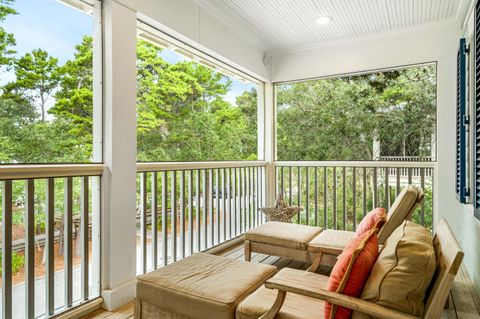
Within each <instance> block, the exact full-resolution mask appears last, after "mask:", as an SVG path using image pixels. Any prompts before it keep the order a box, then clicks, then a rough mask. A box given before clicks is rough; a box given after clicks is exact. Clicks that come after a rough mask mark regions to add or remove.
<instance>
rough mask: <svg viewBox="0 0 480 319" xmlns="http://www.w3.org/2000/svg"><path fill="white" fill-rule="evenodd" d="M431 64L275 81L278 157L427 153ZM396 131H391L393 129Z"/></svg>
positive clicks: (431, 128) (432, 113)
mask: <svg viewBox="0 0 480 319" xmlns="http://www.w3.org/2000/svg"><path fill="white" fill-rule="evenodd" d="M435 72H436V71H435V66H433V65H427V66H419V67H413V68H408V69H403V70H396V71H387V72H383V73H374V74H368V75H362V76H349V77H344V78H332V79H321V80H314V81H306V82H298V83H291V84H283V85H279V86H278V88H277V92H278V96H277V99H278V108H277V120H278V125H277V134H278V135H277V144H278V148H277V152H278V158H279V159H281V160H372V159H374V158H375V156H376V155H378V154H374V153H375V150H374V148H373V146H374V144H375V142H379V143H380V154H381V155H382V156H430V154H431V141H432V136H434V135H435V134H434V133H435V121H436V98H435V95H436V91H435V90H436V83H435ZM393 133H394V134H393Z"/></svg>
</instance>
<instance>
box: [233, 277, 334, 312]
mask: <svg viewBox="0 0 480 319" xmlns="http://www.w3.org/2000/svg"><path fill="white" fill-rule="evenodd" d="M276 276H277V277H279V278H283V279H290V280H295V281H302V280H303V281H305V282H306V284H307V285H312V286H313V287H326V286H327V282H328V277H327V276H322V275H317V274H315V276H312V273H309V272H307V271H300V270H294V269H287V268H285V269H283V270H282V271H280V272H279V273H278V274H277V275H276ZM276 296H277V290H274V289H267V288H265V287H263V286H262V287H260V288H259V289H258V290H257V291H255V292H254V293H253V294H251V295H250V296H248V297H247V298H246V299H245V300H244V301H242V302H241V303H240V305H238V307H237V311H236V319H256V318H258V317H260V316H261V315H263V314H264V313H266V312H267V311H268V310H269V309H270V308H271V307H272V305H273V303H274V301H275V298H276ZM323 307H324V302H323V301H321V300H318V299H313V298H309V297H304V296H301V295H297V294H294V293H287V297H286V298H285V302H284V304H283V306H282V308H281V309H280V312H279V313H278V314H277V316H276V317H275V319H323V318H324V317H323V312H324V310H323Z"/></svg>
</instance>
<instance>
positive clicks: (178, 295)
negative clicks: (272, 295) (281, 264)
mask: <svg viewBox="0 0 480 319" xmlns="http://www.w3.org/2000/svg"><path fill="white" fill-rule="evenodd" d="M276 271H277V268H276V267H274V266H270V265H264V264H256V263H246V262H243V261H240V260H234V259H230V258H225V257H220V256H215V255H210V254H206V253H197V254H194V255H192V256H190V257H187V258H185V259H182V260H180V261H177V262H175V263H173V264H170V265H168V266H166V267H163V268H160V269H158V270H156V271H153V272H151V273H148V274H145V275H142V276H139V277H138V278H137V297H136V301H135V318H148V319H153V318H170V319H187V318H188V319H193V318H198V319H210V318H218V319H232V318H234V317H235V308H236V307H237V305H238V304H239V303H240V302H241V301H242V300H243V299H245V298H246V297H247V296H248V295H249V294H251V293H252V292H253V291H255V290H256V289H257V288H258V287H260V286H261V285H262V284H263V283H264V282H265V281H266V280H267V279H268V278H270V277H272V276H273V275H274V274H275V273H276Z"/></svg>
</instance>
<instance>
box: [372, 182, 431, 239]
mask: <svg viewBox="0 0 480 319" xmlns="http://www.w3.org/2000/svg"><path fill="white" fill-rule="evenodd" d="M419 195H420V191H419V190H418V188H417V187H415V186H414V185H408V186H407V187H405V188H404V189H402V191H401V192H400V194H398V196H397V198H396V199H395V202H393V204H392V206H391V207H390V210H389V211H388V214H387V221H386V223H385V224H384V225H383V227H382V229H380V231H379V232H378V242H379V244H380V245H382V244H383V243H384V242H385V240H386V239H387V238H388V236H390V234H391V233H392V232H393V231H394V230H395V229H396V228H397V227H398V226H400V224H401V223H402V222H403V221H404V220H405V219H407V218H410V217H411V215H412V213H413V210H414V209H415V208H416V204H417V200H418V198H419ZM422 198H423V195H422Z"/></svg>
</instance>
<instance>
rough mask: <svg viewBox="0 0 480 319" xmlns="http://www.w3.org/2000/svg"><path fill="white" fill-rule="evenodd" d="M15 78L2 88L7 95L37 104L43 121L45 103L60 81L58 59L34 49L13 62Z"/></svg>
mask: <svg viewBox="0 0 480 319" xmlns="http://www.w3.org/2000/svg"><path fill="white" fill-rule="evenodd" d="M14 70H15V77H16V80H15V81H14V82H11V83H8V84H7V85H6V86H5V88H4V90H5V92H6V94H7V96H11V95H20V96H21V97H24V98H26V99H28V100H29V101H31V102H32V103H33V104H37V106H38V107H39V109H40V111H41V112H40V114H41V117H42V121H45V113H46V105H47V101H48V99H49V98H50V97H51V96H52V95H53V93H54V92H55V90H56V89H57V87H58V84H59V82H60V78H61V73H60V68H59V66H58V59H57V58H54V57H51V56H50V55H49V54H48V52H47V51H45V50H42V49H35V50H33V51H32V52H31V53H26V54H25V55H24V56H23V57H21V58H20V59H18V60H15V62H14Z"/></svg>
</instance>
